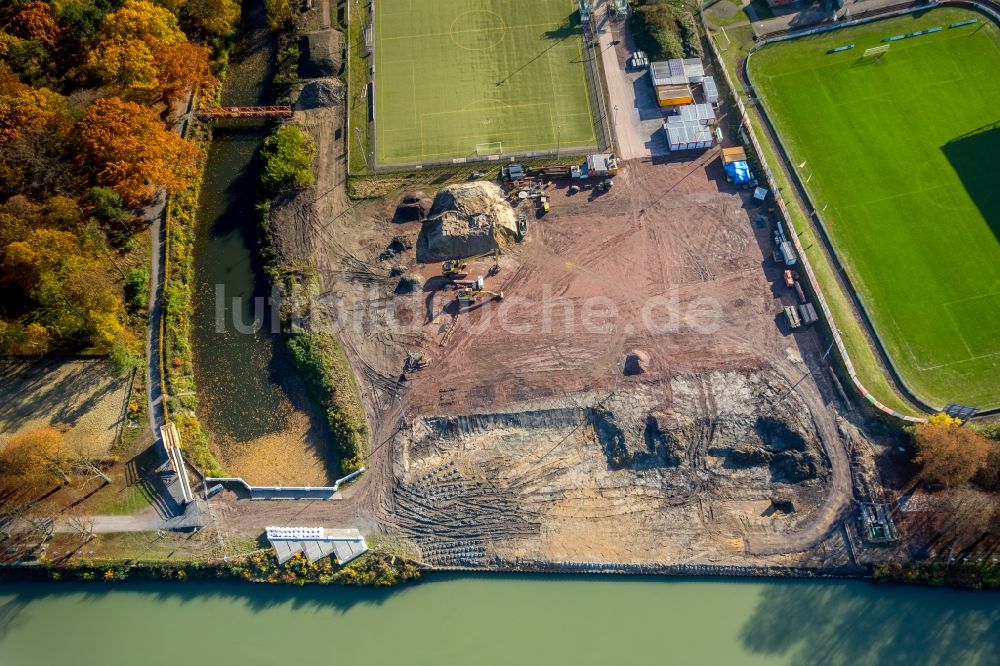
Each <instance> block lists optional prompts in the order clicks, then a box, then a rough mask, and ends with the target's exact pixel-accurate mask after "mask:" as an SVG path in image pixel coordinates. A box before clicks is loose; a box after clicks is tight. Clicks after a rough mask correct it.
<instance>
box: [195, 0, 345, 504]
mask: <svg viewBox="0 0 1000 666" xmlns="http://www.w3.org/2000/svg"><path fill="white" fill-rule="evenodd" d="M263 5H264V3H261V2H248V3H245V6H244V15H245V17H246V19H245V25H244V33H243V34H244V37H243V40H242V42H241V44H240V45H239V46H238V47H237V48H236V49H234V51H233V52H232V54H231V57H230V68H229V73H228V77H227V79H226V81H225V83H224V85H223V91H222V104H223V105H224V106H252V105H258V104H268V103H270V102H271V98H270V88H271V80H272V78H273V76H274V62H275V49H276V45H275V41H274V38H273V37H272V36H271V34H270V33H269V31H268V30H267V29H266V19H265V16H264V10H263ZM269 129H270V127H269V125H267V124H266V123H264V122H262V121H239V120H237V121H218V122H217V124H216V127H215V129H214V131H213V141H212V144H211V146H210V148H209V151H208V160H207V164H206V168H205V179H204V183H203V185H202V189H201V195H200V202H199V206H200V207H199V212H198V225H199V226H198V235H197V239H196V244H195V252H196V261H195V279H196V286H195V311H194V318H193V323H194V327H193V328H194V334H193V343H194V358H195V374H196V379H197V383H198V399H199V416H200V417H201V418H202V420H203V421H204V423H205V425H206V426H207V428H208V431H209V432H210V434H211V437H212V441H213V449H214V450H215V452H216V455H217V456H219V457H220V458H221V462H222V464H223V466H224V467H225V468H226V471H227V472H228V473H230V474H233V475H236V476H243V477H244V478H246V479H247V480H248V481H249V482H250V483H257V484H271V483H285V484H290V483H295V484H303V485H308V484H312V485H317V484H319V485H322V484H323V483H325V482H327V481H328V480H329V479H330V477H331V474H332V475H333V477H334V478H335V477H336V472H337V471H338V470H336V469H333V468H335V467H336V461H335V460H332V456H331V446H330V444H329V442H330V438H329V436H328V431H327V430H326V428H325V425H323V423H322V419H320V418H318V417H317V415H316V413H315V410H314V409H312V407H311V406H310V404H309V401H308V398H307V397H306V393H305V388H304V386H303V384H302V382H301V380H300V379H299V378H298V376H297V375H296V373H295V371H294V368H293V367H292V365H291V362H290V359H289V358H288V354H287V352H286V350H285V348H284V344H283V342H282V340H281V335H280V331H278V330H277V327H276V326H273V325H272V324H273V317H272V311H271V308H270V307H268V295H269V292H270V289H269V285H268V281H267V279H266V277H265V275H264V273H263V270H262V266H261V262H260V259H259V248H258V233H257V228H258V213H257V211H256V204H257V202H258V196H257V182H258V177H259V173H260V164H259V157H258V151H259V150H260V147H261V144H262V143H263V140H264V137H265V136H266V133H267V132H268V131H269ZM255 321H259V325H255ZM282 460H288V461H296V463H297V464H296V465H282V464H281V461H282Z"/></svg>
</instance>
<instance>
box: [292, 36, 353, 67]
mask: <svg viewBox="0 0 1000 666" xmlns="http://www.w3.org/2000/svg"><path fill="white" fill-rule="evenodd" d="M340 42H341V39H340V32H339V31H337V30H333V29H332V28H330V29H327V30H316V31H314V32H307V33H306V34H304V35H303V36H302V41H301V46H300V50H301V53H302V56H301V60H300V61H299V73H300V74H301V75H302V76H303V77H307V78H312V77H317V76H337V75H338V74H340V66H341V64H342V63H343V58H342V56H341V44H340Z"/></svg>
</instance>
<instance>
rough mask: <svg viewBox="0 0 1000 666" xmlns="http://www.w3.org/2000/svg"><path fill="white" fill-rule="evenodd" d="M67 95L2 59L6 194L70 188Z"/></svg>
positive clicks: (1, 190)
mask: <svg viewBox="0 0 1000 666" xmlns="http://www.w3.org/2000/svg"><path fill="white" fill-rule="evenodd" d="M65 109H66V100H65V98H63V97H62V96H61V95H59V94H58V93H55V92H53V91H51V90H48V89H33V88H31V87H29V86H26V85H24V84H23V83H21V82H20V81H19V80H18V78H17V77H16V76H15V75H14V74H13V73H12V72H11V71H10V70H9V69H8V68H6V67H5V66H4V65H3V64H2V63H0V197H2V196H8V195H10V194H14V193H17V192H30V193H35V194H38V195H43V196H44V195H45V194H44V193H47V192H50V191H52V190H60V189H69V188H70V187H71V186H72V185H71V182H70V181H71V180H72V179H73V178H74V177H75V174H72V173H71V172H70V170H69V169H68V168H67V167H68V164H67V157H68V156H69V142H68V141H67V140H66V135H67V133H68V127H69V121H68V120H66V118H65Z"/></svg>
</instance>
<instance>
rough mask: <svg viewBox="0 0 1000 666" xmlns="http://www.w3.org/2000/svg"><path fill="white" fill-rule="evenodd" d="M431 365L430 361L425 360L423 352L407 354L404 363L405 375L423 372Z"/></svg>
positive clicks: (409, 352)
mask: <svg viewBox="0 0 1000 666" xmlns="http://www.w3.org/2000/svg"><path fill="white" fill-rule="evenodd" d="M430 364H431V362H430V360H428V359H426V358H424V353H423V352H412V351H408V352H406V361H404V362H403V374H404V375H407V374H410V373H414V372H416V371H417V370H423V369H424V368H426V367H427V366H429V365H430Z"/></svg>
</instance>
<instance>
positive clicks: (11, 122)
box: [0, 86, 54, 144]
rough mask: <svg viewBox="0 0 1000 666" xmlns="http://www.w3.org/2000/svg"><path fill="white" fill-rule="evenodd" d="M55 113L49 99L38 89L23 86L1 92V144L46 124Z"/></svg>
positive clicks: (14, 139)
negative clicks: (4, 92) (8, 91)
mask: <svg viewBox="0 0 1000 666" xmlns="http://www.w3.org/2000/svg"><path fill="white" fill-rule="evenodd" d="M53 115H54V112H53V110H52V109H51V108H50V107H49V102H48V99H47V98H46V97H45V95H43V94H42V93H41V92H39V91H38V90H33V89H31V88H29V87H28V86H22V87H21V88H20V89H19V90H16V91H11V92H10V93H7V94H3V93H0V144H4V143H9V142H11V141H16V140H17V139H19V138H21V137H22V136H23V135H24V133H25V132H31V131H32V130H37V129H40V128H42V127H44V126H45V124H46V123H48V122H49V121H50V120H51V119H52V117H53Z"/></svg>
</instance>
